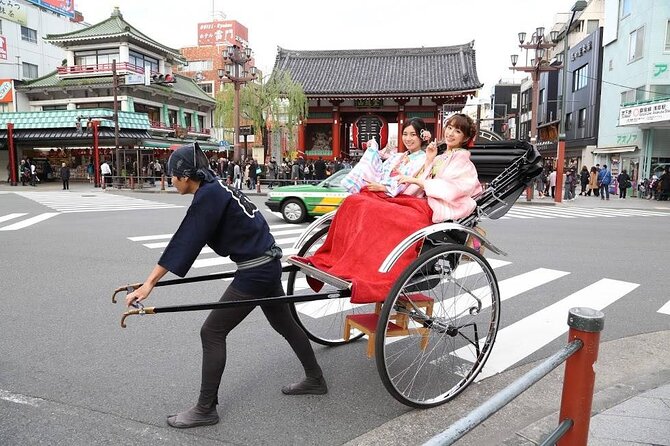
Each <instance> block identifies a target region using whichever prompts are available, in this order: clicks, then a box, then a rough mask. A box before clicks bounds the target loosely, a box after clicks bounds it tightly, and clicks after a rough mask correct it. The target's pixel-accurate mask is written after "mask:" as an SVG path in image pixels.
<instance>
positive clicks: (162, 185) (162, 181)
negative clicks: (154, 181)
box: [161, 175, 165, 190]
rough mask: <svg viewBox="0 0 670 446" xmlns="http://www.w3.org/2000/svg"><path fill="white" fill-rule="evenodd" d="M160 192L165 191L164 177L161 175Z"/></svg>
mask: <svg viewBox="0 0 670 446" xmlns="http://www.w3.org/2000/svg"><path fill="white" fill-rule="evenodd" d="M161 190H165V175H161Z"/></svg>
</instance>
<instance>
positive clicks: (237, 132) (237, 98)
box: [233, 64, 244, 161]
mask: <svg viewBox="0 0 670 446" xmlns="http://www.w3.org/2000/svg"><path fill="white" fill-rule="evenodd" d="M235 70H236V71H237V64H235ZM235 75H236V76H237V73H235ZM233 85H234V86H235V104H234V108H235V134H234V135H233V153H234V154H235V161H244V160H242V159H241V158H240V152H241V150H240V83H239V82H238V81H233Z"/></svg>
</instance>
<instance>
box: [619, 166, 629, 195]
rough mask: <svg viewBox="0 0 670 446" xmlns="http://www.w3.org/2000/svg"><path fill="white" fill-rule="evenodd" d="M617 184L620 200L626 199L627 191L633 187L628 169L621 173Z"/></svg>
mask: <svg viewBox="0 0 670 446" xmlns="http://www.w3.org/2000/svg"><path fill="white" fill-rule="evenodd" d="M616 181H617V184H618V185H619V198H621V199H623V200H625V199H626V191H627V189H628V188H629V187H630V186H631V183H630V176H628V173H626V169H624V170H622V171H621V173H620V174H619V175H618V176H617V177H616Z"/></svg>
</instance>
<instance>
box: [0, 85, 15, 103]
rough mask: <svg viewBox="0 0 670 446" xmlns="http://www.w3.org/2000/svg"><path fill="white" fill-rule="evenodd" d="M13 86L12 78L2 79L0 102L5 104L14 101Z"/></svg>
mask: <svg viewBox="0 0 670 446" xmlns="http://www.w3.org/2000/svg"><path fill="white" fill-rule="evenodd" d="M13 90H14V89H13V88H12V80H11V79H0V103H1V104H5V103H9V102H12V101H13V100H14V98H13V96H14V95H13Z"/></svg>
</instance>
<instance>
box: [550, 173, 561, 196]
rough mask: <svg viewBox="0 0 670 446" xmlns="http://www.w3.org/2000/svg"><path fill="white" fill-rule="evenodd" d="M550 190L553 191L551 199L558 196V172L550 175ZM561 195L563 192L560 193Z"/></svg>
mask: <svg viewBox="0 0 670 446" xmlns="http://www.w3.org/2000/svg"><path fill="white" fill-rule="evenodd" d="M549 189H550V190H551V198H555V196H556V171H555V170H554V169H552V170H551V172H550V173H549ZM558 193H559V194H560V193H561V191H558Z"/></svg>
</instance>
